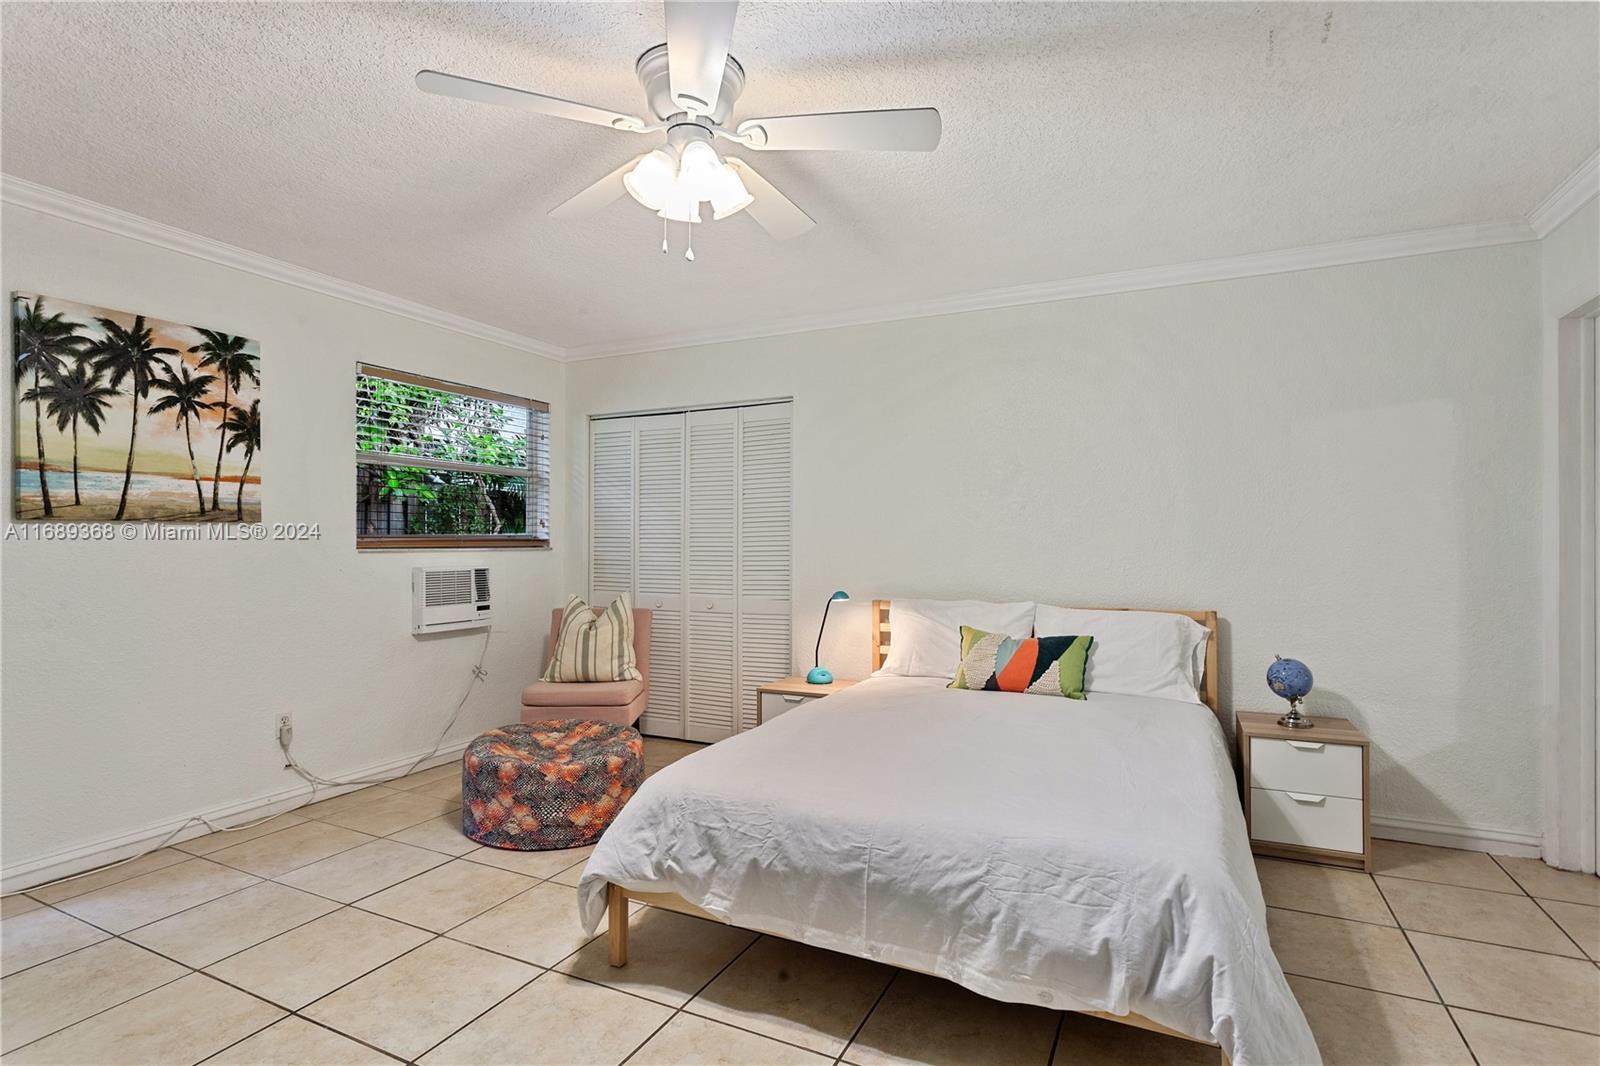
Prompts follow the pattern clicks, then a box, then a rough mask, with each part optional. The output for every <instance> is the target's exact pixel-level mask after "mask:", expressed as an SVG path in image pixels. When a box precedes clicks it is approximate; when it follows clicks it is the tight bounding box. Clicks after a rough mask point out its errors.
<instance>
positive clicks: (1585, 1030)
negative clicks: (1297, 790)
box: [0, 739, 1600, 1066]
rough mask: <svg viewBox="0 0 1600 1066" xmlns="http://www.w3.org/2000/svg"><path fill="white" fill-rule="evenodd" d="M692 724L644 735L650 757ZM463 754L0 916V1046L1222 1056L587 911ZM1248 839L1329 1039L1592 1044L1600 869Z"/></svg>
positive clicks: (645, 915)
mask: <svg viewBox="0 0 1600 1066" xmlns="http://www.w3.org/2000/svg"><path fill="white" fill-rule="evenodd" d="M693 750H695V745H690V744H684V743H680V742H676V741H662V740H655V739H652V740H650V741H648V742H647V744H646V749H645V758H646V763H647V766H648V769H649V770H650V771H651V772H654V771H655V770H657V769H660V768H661V767H662V766H664V765H666V764H668V763H670V762H673V761H675V760H676V759H678V758H681V757H682V756H683V755H685V754H687V753H689V752H691V751H693ZM456 773H457V771H456V769H455V767H454V766H443V767H437V768H434V769H431V770H427V771H423V772H422V773H418V774H414V775H412V776H411V777H409V778H406V779H403V780H400V781H395V782H391V783H390V784H388V785H386V786H381V787H373V788H368V789H363V790H361V791H360V792H355V793H350V794H348V795H344V796H338V797H335V798H333V799H331V800H327V801H324V802H322V803H319V804H317V805H315V806H311V807H305V808H302V809H301V810H299V811H297V812H296V813H295V814H294V815H290V816H286V817H284V818H282V819H280V820H278V821H275V822H273V823H270V824H268V825H266V826H263V827H261V828H259V829H255V830H250V831H247V832H244V833H239V834H229V835H226V836H221V835H213V836H211V837H202V838H199V839H196V840H191V841H186V842H184V843H182V844H180V845H178V846H176V847H174V848H168V849H165V850H163V851H161V852H159V853H157V854H154V855H151V856H148V857H146V858H143V859H140V860H139V861H137V862H134V863H129V864H127V865H124V866H120V867H115V868H112V869H108V870H105V871H102V872H99V873H96V874H94V875H92V876H90V877H85V878H81V879H79V880H77V881H70V882H66V883H65V884H62V885H58V886H55V887H52V888H48V889H40V890H38V891H36V892H31V893H28V894H27V895H24V896H13V897H10V898H7V899H6V900H5V902H4V907H3V910H0V974H3V975H4V976H3V977H0V1053H3V1058H4V1062H5V1063H13V1062H15V1063H35V1062H37V1063H74V1064H83V1063H106V1064H111V1063H162V1064H172V1063H177V1064H182V1063H198V1062H202V1061H204V1062H208V1063H215V1064H222V1063H234V1064H245V1063H257V1064H264V1063H284V1064H288V1063H315V1064H319V1066H321V1064H339V1063H383V1062H394V1061H397V1060H398V1061H403V1062H417V1063H423V1064H426V1066H435V1064H451V1063H463V1064H466V1063H472V1064H488V1063H518V1064H521V1063H551V1064H556V1063H562V1064H566V1063H596V1064H611V1066H615V1064H618V1063H622V1062H624V1061H626V1062H627V1063H629V1064H630V1066H648V1064H672V1063H728V1064H743V1063H750V1064H756V1063H759V1064H785V1063H797V1064H798V1063H816V1064H827V1063H845V1064H850V1066H876V1064H879V1063H960V1064H972V1066H980V1064H985V1063H996V1064H999V1063H1024V1064H1037V1066H1049V1064H1052V1063H1054V1064H1062V1066H1068V1064H1070V1066H1111V1064H1135V1063H1137V1064H1141V1066H1142V1064H1154V1063H1164V1064H1165V1063H1171V1064H1186V1063H1196V1064H1199V1063H1205V1064H1207V1066H1212V1064H1214V1063H1215V1061H1216V1057H1215V1053H1214V1052H1211V1051H1209V1050H1208V1049H1205V1048H1203V1047H1200V1046H1199V1045H1195V1044H1189V1043H1186V1042H1184V1041H1180V1040H1174V1039H1170V1038H1167V1037H1162V1036H1158V1035H1155V1034H1152V1033H1145V1032H1141V1031H1139V1030H1135V1029H1130V1028H1128V1027H1125V1026H1120V1025H1115V1024H1112V1023H1110V1022H1104V1021H1099V1020H1097V1019H1093V1018H1087V1017H1084V1016H1081V1015H1063V1014H1061V1013H1060V1012H1057V1011H1048V1010H1044V1009H1042V1008H1038V1007H1030V1006H1018V1005H1014V1004H1004V1003H997V1002H994V1001H991V1000H985V999H983V998H981V997H979V996H976V995H974V994H972V993H969V992H966V991H965V990H963V989H960V988H958V987H956V986H955V985H952V984H949V983H948V982H944V981H939V980H936V979H933V978H929V977H924V976H921V975H918V974H912V973H907V972H904V971H897V970H894V969H892V968H890V967H885V966H882V965H879V964H877V963H874V962H868V961H865V960H861V959H853V958H848V957H845V956H842V955H836V954H833V953H830V952H824V951H819V950H816V949H813V948H808V947H804V946H802V945H798V944H794V943H790V942H787V941H783V940H778V939H774V938H771V937H764V936H756V935H754V934H750V933H745V932H742V931H740V930H736V929H730V928H726V927H723V926H718V925H714V924H711V923H709V922H701V921H699V920H697V919H694V918H686V917H684V916H682V915H679V914H674V913H671V912H668V911H662V910H659V909H655V908H648V907H640V908H637V909H636V910H635V912H634V917H633V921H634V924H635V927H636V928H637V930H638V933H637V935H636V937H635V938H634V944H633V958H632V960H631V961H630V964H629V965H628V966H627V967H626V968H625V969H621V970H614V969H612V968H611V967H609V966H608V965H607V964H606V959H605V946H604V941H603V940H590V938H588V937H586V936H584V934H583V931H582V930H581V929H580V928H579V927H578V924H577V916H576V908H575V906H574V901H573V893H572V886H573V885H575V884H576V883H577V880H578V875H579V873H580V872H581V870H582V868H583V863H584V861H585V859H586V858H587V856H588V849H576V850H574V851H571V852H559V853H552V852H544V853H531V854H526V855H523V854H517V853H509V852H502V851H496V850H494V849H486V848H479V847H477V846H476V845H474V844H472V842H471V841H468V840H466V839H465V838H464V837H462V835H461V833H460V823H459V820H458V819H459V812H458V808H459V802H460V797H459V794H458V792H457V791H456V789H457V786H456V785H455V784H454V782H455V780H456ZM1377 848H1378V851H1377V864H1376V865H1377V868H1376V872H1375V875H1374V876H1368V875H1366V874H1362V873H1355V872H1350V871H1345V870H1336V869H1331V868H1326V867H1319V866H1310V865H1305V864H1300V863H1291V862H1280V861H1275V860H1271V859H1262V860H1259V861H1258V863H1257V869H1258V870H1259V871H1260V875H1261V882H1262V888H1263V891H1264V892H1265V895H1266V899H1267V904H1268V908H1269V910H1268V920H1269V928H1270V931H1271V935H1272V942H1273V946H1274V949H1275V951H1276V952H1277V955H1278V958H1279V961H1280V962H1281V963H1282V965H1283V969H1284V971H1285V972H1286V973H1287V974H1289V975H1290V976H1289V982H1290V984H1291V986H1292V987H1293V989H1294V991H1295V994H1296V996H1297V997H1299V999H1300V1002H1301V1004H1302V1006H1303V1007H1304V1009H1305V1012H1306V1016H1307V1018H1308V1020H1309V1021H1310V1023H1311V1027H1312V1030H1313V1032H1314V1033H1315V1034H1316V1036H1317V1041H1318V1043H1319V1044H1320V1045H1321V1047H1322V1052H1323V1056H1324V1060H1325V1061H1326V1062H1328V1063H1329V1064H1330V1066H1340V1064H1352V1066H1353V1064H1361V1066H1372V1064H1379V1063H1384V1064H1397V1066H1410V1064H1419V1066H1420V1064H1429V1066H1433V1064H1444V1063H1466V1064H1471V1063H1474V1062H1476V1063H1478V1064H1480V1066H1512V1064H1517V1066H1533V1064H1558V1063H1559V1064H1570V1063H1586V1064H1590V1066H1594V1064H1597V1063H1600V1035H1597V1034H1600V961H1597V960H1600V879H1597V878H1594V877H1586V876H1582V875H1578V874H1569V873H1562V872H1560V871H1556V870H1551V869H1549V868H1548V867H1545V866H1544V865H1543V864H1541V863H1538V862H1533V861H1529V860H1524V859H1510V858H1496V857H1491V856H1488V855H1483V854H1479V853H1476V852H1465V851H1451V850H1447V849H1443V848H1431V847H1422V846H1420V845H1415V844H1401V843H1393V842H1388V841H1379V842H1378V845H1377Z"/></svg>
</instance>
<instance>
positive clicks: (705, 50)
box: [666, 0, 739, 115]
mask: <svg viewBox="0 0 1600 1066" xmlns="http://www.w3.org/2000/svg"><path fill="white" fill-rule="evenodd" d="M666 5H667V77H668V78H669V80H670V81H671V83H672V99H673V100H674V101H676V102H677V104H678V106H679V107H681V108H683V109H684V110H685V111H694V112H697V113H699V114H702V115H709V114H711V112H713V111H715V110H716V108H717V97H719V96H721V95H722V72H723V71H724V70H725V69H727V66H728V48H729V47H730V46H731V45H732V44H733V18H734V15H735V14H737V13H738V10H739V5H738V4H737V3H736V2H734V0H666Z"/></svg>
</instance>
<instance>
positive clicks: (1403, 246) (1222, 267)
mask: <svg viewBox="0 0 1600 1066" xmlns="http://www.w3.org/2000/svg"><path fill="white" fill-rule="evenodd" d="M1534 239H1535V233H1534V231H1533V228H1532V227H1531V226H1530V225H1529V224H1528V222H1527V221H1526V220H1524V219H1520V218H1518V219H1507V220H1505V221H1503V222H1474V223H1468V224H1466V225H1460V226H1441V227H1439V228H1437V229H1426V230H1414V231H1411V232H1409V233H1393V234H1388V235H1386V236H1382V237H1361V238H1358V239H1356V240H1349V241H1339V242H1336V243H1333V244H1317V245H1310V246H1307V247H1304V248H1290V249H1285V250H1283V251H1277V252H1252V253H1250V254H1248V255H1236V256H1229V257H1227V258H1224V259H1202V260H1198V261H1196V262H1192V263H1182V264H1178V265H1176V266H1162V267H1144V268H1141V269H1138V270H1123V271H1118V272H1117V273H1113V274H1093V275H1089V276H1086V277H1078V278H1067V279H1065V280H1063V281H1048V282H1043V283H1040V284H1032V285H1016V286H1012V287H1009V288H1001V289H989V290H986V291H983V292H976V293H968V294H965V295H959V296H946V297H940V298H938V299H933V300H912V301H906V302H903V303H893V304H880V305H878V306H875V307H866V308H861V309H859V310H854V311H844V312H837V313H826V314H816V315H795V316H792V317H789V318H782V319H774V320H772V321H769V322H765V323H763V324H761V325H759V326H738V327H728V328H725V329H710V330H700V331H695V332H682V333H663V334H656V335H653V336H644V337H635V338H632V339H630V340H626V341H620V342H617V343H615V344H591V345H580V346H578V347H574V348H568V349H567V358H568V359H572V360H582V359H608V358H611V357H614V356H621V355H640V354H643V353H645V352H658V351H666V350H669V349H673V348H688V347H692V346H696V345H702V344H721V343H725V342H728V341H746V340H755V339H757V338H761V337H776V336H781V335H783V334H787V333H807V332H810V331H812V330H819V329H837V328H839V327H842V326H864V325H870V324H872V323H877V322H897V321H903V320H905V319H910V318H926V317H929V316H933V315H956V314H962V313H965V312H968V311H988V310H993V309H996V308H1002V307H1020V306H1023V305H1026V304H1037V303H1051V302H1054V301H1057V300H1078V299H1082V298H1084V297H1086V296H1108V295H1111V294H1114V293H1124V292H1139V291H1142V290H1145V289H1165V288H1171V287H1173V286H1177V285H1198V284H1202V283H1204V282H1210V281H1230V280H1233V279H1237V278H1250V277H1259V276H1261V275H1263V274H1284V273H1290V272H1293V271H1298V270H1317V269H1320V268H1322V267H1332V266H1346V265H1349V264H1352V263H1368V262H1373V261H1376V260H1381V259H1399V258H1403V257H1406V256H1413V255H1428V254H1430V253H1434V252H1454V251H1460V250H1463V249H1467V248H1485V247H1489V246H1492V245H1497V244H1517V243H1520V242H1522V241H1531V240H1534Z"/></svg>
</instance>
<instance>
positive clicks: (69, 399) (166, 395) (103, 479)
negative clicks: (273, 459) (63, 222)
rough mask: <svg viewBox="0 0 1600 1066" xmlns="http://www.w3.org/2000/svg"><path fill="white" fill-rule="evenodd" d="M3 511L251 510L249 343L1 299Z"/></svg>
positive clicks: (256, 508)
mask: <svg viewBox="0 0 1600 1066" xmlns="http://www.w3.org/2000/svg"><path fill="white" fill-rule="evenodd" d="M11 324H12V383H13V386H14V388H13V396H14V397H15V401H16V405H17V406H16V418H15V419H14V422H15V424H16V434H17V436H16V447H15V453H16V492H15V497H16V517H17V518H19V519H27V520H51V521H69V522H101V521H117V520H124V521H158V522H259V521H261V473H260V465H261V464H260V462H259V457H260V452H261V346H260V345H259V344H258V343H257V342H255V341H253V340H251V339H249V338H248V337H241V336H237V335H235V334H230V333H226V332H223V331H221V330H214V329H202V328H200V327H198V326H186V325H182V324H179V323H176V322H167V321H164V320H162V319H158V318H149V317H147V316H145V315H139V314H131V313H129V312H126V311H112V310H107V309H106V308H103V307H91V306H88V305H86V304H80V303H74V302H72V301H70V300H62V299H58V298H56V297H53V296H37V295H34V294H32V293H20V292H19V293H14V294H13V295H12V298H11Z"/></svg>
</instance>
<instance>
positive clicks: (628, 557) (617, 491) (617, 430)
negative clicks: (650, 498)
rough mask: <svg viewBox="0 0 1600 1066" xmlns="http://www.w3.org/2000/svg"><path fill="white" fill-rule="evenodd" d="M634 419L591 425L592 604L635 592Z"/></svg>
mask: <svg viewBox="0 0 1600 1066" xmlns="http://www.w3.org/2000/svg"><path fill="white" fill-rule="evenodd" d="M633 423H634V420H633V419H631V418H618V419H611V420H608V421H596V422H590V423H589V470H590V474H589V602H590V603H594V604H602V605H603V604H608V603H610V602H611V600H612V598H613V597H615V596H616V595H617V594H618V593H623V592H625V593H627V594H628V595H630V596H632V595H633V575H634V560H633V543H634V528H633V523H634V503H635V496H634V491H635V490H634V471H635V463H634V425H633Z"/></svg>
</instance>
